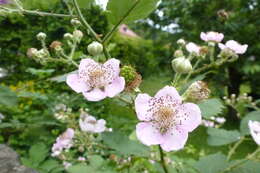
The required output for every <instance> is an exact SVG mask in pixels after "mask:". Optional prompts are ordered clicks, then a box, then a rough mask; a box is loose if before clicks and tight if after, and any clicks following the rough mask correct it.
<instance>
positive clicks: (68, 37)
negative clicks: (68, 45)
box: [63, 33, 73, 40]
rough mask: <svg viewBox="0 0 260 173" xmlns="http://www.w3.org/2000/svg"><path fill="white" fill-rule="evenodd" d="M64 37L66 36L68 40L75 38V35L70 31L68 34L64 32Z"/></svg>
mask: <svg viewBox="0 0 260 173" xmlns="http://www.w3.org/2000/svg"><path fill="white" fill-rule="evenodd" d="M63 37H64V38H65V39H66V40H72V39H73V35H72V34H70V33H66V34H64V36H63Z"/></svg>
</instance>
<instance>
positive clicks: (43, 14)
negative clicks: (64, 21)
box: [0, 7, 75, 18]
mask: <svg viewBox="0 0 260 173" xmlns="http://www.w3.org/2000/svg"><path fill="white" fill-rule="evenodd" d="M0 8H1V9H3V10H6V11H9V12H11V13H21V14H27V15H36V16H52V17H69V18H73V17H75V16H73V15H68V14H58V13H48V12H43V11H33V10H25V9H11V8H6V7H0Z"/></svg>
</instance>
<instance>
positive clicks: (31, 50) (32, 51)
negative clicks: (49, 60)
mask: <svg viewBox="0 0 260 173" xmlns="http://www.w3.org/2000/svg"><path fill="white" fill-rule="evenodd" d="M37 52H38V50H37V49H35V48H29V49H28V50H27V53H26V54H27V56H28V57H29V58H33V57H35V56H36V54H37Z"/></svg>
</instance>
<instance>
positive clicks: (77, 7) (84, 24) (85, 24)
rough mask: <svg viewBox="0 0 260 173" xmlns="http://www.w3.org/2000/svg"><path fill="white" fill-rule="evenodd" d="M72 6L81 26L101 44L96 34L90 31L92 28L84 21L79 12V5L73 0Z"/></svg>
mask: <svg viewBox="0 0 260 173" xmlns="http://www.w3.org/2000/svg"><path fill="white" fill-rule="evenodd" d="M73 5H74V7H75V9H76V13H77V16H78V18H79V20H80V21H81V23H82V25H83V26H84V27H85V28H86V29H87V30H89V31H90V34H91V35H92V37H93V38H94V39H95V40H96V41H97V42H100V43H101V42H102V40H101V39H100V38H99V37H98V35H97V33H96V32H95V31H94V30H93V29H92V27H91V26H90V25H89V23H88V22H87V21H86V20H85V18H84V16H83V14H82V13H81V11H80V8H79V5H78V2H77V0H73Z"/></svg>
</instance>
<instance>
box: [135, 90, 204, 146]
mask: <svg viewBox="0 0 260 173" xmlns="http://www.w3.org/2000/svg"><path fill="white" fill-rule="evenodd" d="M135 110H136V113H137V117H138V119H139V120H140V121H142V122H140V123H138V124H137V126H136V134H137V138H138V139H139V140H140V141H141V142H142V143H143V144H145V145H148V146H150V145H160V146H161V147H162V149H163V150H165V151H172V150H179V149H181V148H183V147H184V145H185V143H186V141H187V139H188V133H189V132H191V131H193V130H194V129H195V128H197V127H198V126H199V125H200V123H201V112H200V109H199V107H198V106H197V105H195V104H193V103H185V104H183V103H182V98H181V96H180V95H179V94H178V92H177V91H176V89H175V88H174V87H170V86H166V87H164V88H163V89H161V90H160V91H158V92H157V94H156V95H155V96H154V97H150V96H149V95H148V94H139V95H138V96H137V98H136V100H135Z"/></svg>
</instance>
